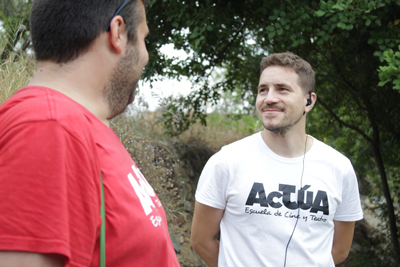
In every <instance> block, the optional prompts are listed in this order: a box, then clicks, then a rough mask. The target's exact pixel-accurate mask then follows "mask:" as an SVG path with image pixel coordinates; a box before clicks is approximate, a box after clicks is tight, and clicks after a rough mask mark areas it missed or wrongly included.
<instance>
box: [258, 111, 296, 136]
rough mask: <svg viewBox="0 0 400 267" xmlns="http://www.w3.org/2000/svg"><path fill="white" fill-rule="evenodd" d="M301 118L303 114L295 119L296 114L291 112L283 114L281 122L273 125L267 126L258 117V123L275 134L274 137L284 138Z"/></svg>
mask: <svg viewBox="0 0 400 267" xmlns="http://www.w3.org/2000/svg"><path fill="white" fill-rule="evenodd" d="M282 111H286V109H285V108H282ZM261 116H262V115H261ZM259 117H260V116H259ZM302 117H303V114H301V115H300V116H299V117H297V116H296V113H295V112H294V111H292V112H291V113H290V114H285V117H284V118H283V119H282V121H281V122H280V123H277V124H275V125H267V124H266V123H264V122H263V120H262V119H261V118H262V117H260V121H261V123H262V124H263V126H264V128H265V129H266V130H268V131H271V132H273V133H275V134H276V135H280V136H285V135H286V134H287V132H288V131H289V130H290V129H291V128H292V127H293V126H295V125H296V124H297V123H298V122H299V121H300V120H301V118H302ZM293 118H295V119H293Z"/></svg>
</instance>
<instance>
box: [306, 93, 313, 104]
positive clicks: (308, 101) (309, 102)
mask: <svg viewBox="0 0 400 267" xmlns="http://www.w3.org/2000/svg"><path fill="white" fill-rule="evenodd" d="M308 93H309V94H310V98H309V99H307V104H306V106H309V105H311V103H312V101H311V91H308Z"/></svg>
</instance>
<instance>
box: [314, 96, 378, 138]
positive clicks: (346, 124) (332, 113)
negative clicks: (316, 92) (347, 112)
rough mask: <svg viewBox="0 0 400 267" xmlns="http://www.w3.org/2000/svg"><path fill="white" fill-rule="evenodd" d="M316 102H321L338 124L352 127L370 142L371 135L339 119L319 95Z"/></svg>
mask: <svg viewBox="0 0 400 267" xmlns="http://www.w3.org/2000/svg"><path fill="white" fill-rule="evenodd" d="M318 103H319V104H321V105H322V106H323V107H324V108H325V109H326V111H328V112H329V114H331V116H332V117H333V118H334V119H335V120H336V121H338V122H339V123H340V124H342V125H343V126H346V127H347V128H349V129H352V130H354V131H356V132H357V133H359V134H360V135H361V136H362V137H364V138H365V139H366V140H367V141H368V142H371V143H372V138H371V137H369V136H368V135H366V134H365V133H364V132H363V131H361V129H360V128H358V127H356V126H354V125H351V124H349V123H347V122H345V121H343V120H342V119H340V118H339V116H338V115H336V113H335V112H333V110H332V109H331V108H329V107H328V106H327V105H326V104H325V102H324V101H323V100H322V99H321V98H320V97H318Z"/></svg>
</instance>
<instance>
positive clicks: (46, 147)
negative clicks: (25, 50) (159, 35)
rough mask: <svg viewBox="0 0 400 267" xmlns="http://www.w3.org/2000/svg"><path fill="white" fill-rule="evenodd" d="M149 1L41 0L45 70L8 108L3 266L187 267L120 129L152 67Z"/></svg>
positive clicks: (38, 49) (2, 166)
mask: <svg viewBox="0 0 400 267" xmlns="http://www.w3.org/2000/svg"><path fill="white" fill-rule="evenodd" d="M147 2H148V0H108V1H107V0H97V1H81V0H59V1H53V0H35V1H34V2H33V6H32V10H31V17H30V25H31V36H32V42H33V46H34V50H35V56H36V58H37V61H38V63H37V71H36V74H35V76H34V77H33V78H32V80H31V81H30V82H29V84H28V86H26V87H24V88H22V89H20V90H19V91H18V92H17V93H15V94H14V95H13V96H12V97H11V98H10V99H9V100H7V101H6V102H5V103H3V104H2V105H1V106H0V196H1V197H2V200H1V201H0V225H1V226H0V266H29V267H36V266H40V267H47V266H68V267H82V266H99V265H100V263H99V262H100V249H99V237H100V227H101V225H102V223H103V222H102V219H101V216H100V207H101V177H102V179H103V186H104V200H105V213H106V220H105V225H106V266H108V267H110V266H116V267H117V266H118V267H119V266H146V267H147V266H155V267H158V266H171V267H176V266H179V263H178V260H177V258H176V254H175V251H174V248H173V246H172V242H171V240H170V238H169V233H168V225H167V221H166V216H165V211H164V209H163V207H162V204H161V202H160V200H159V199H158V197H157V195H156V194H155V192H154V190H153V188H152V187H151V186H150V185H149V184H148V182H147V180H146V179H145V177H144V176H143V175H142V173H141V172H140V170H139V169H138V168H137V166H136V164H135V163H134V162H133V160H132V158H131V157H130V156H129V154H128V152H127V151H126V149H125V148H124V146H123V144H122V143H121V142H120V140H119V139H118V137H117V136H116V135H115V133H114V132H113V131H112V130H111V128H110V125H109V121H110V119H112V118H114V117H115V116H117V115H118V114H120V113H121V112H123V111H124V110H125V108H126V106H127V105H128V104H130V103H132V101H133V100H134V95H135V88H136V84H137V82H138V80H139V78H140V76H141V73H142V70H143V68H144V66H145V65H146V64H147V62H148V53H147V50H146V46H145V38H146V36H147V34H148V33H149V30H148V27H147V23H146V15H145V5H146V4H148V3H147Z"/></svg>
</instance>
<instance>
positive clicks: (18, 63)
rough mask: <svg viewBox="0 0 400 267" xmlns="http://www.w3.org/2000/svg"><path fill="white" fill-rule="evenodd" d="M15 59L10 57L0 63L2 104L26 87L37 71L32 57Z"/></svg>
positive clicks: (0, 99) (0, 95)
mask: <svg viewBox="0 0 400 267" xmlns="http://www.w3.org/2000/svg"><path fill="white" fill-rule="evenodd" d="M15 59H18V60H15ZM15 59H14V57H10V58H8V60H6V61H5V62H3V63H1V65H0V81H1V82H0V104H1V103H3V102H4V101H6V100H7V99H8V98H9V97H10V96H11V95H13V94H14V93H15V92H16V91H17V90H18V89H20V88H22V87H24V86H25V85H26V84H27V83H28V81H29V80H30V79H31V78H32V76H33V74H34V72H35V63H34V61H33V60H32V59H30V58H27V57H17V58H15Z"/></svg>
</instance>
